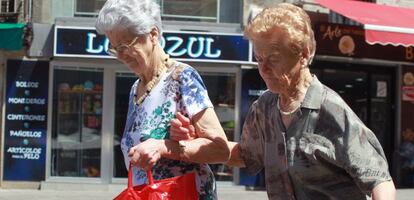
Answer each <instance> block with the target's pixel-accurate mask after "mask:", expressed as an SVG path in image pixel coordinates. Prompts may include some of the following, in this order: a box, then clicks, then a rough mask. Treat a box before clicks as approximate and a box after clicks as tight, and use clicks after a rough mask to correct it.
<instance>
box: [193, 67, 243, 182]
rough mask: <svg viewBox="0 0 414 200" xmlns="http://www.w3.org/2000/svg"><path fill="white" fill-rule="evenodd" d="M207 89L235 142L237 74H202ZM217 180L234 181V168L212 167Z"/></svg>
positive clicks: (225, 128) (218, 115)
mask: <svg viewBox="0 0 414 200" xmlns="http://www.w3.org/2000/svg"><path fill="white" fill-rule="evenodd" d="M200 75H201V77H202V79H203V81H204V84H205V85H206V87H207V91H208V96H209V97H210V100H211V102H212V103H213V106H214V111H215V112H216V114H217V117H218V118H219V120H220V123H221V126H222V127H223V129H224V132H225V133H226V136H227V139H228V140H229V141H234V131H235V115H236V111H235V102H236V99H235V94H236V89H235V87H236V74H234V73H212V72H208V73H207V72H200ZM210 167H211V169H212V170H213V172H214V174H215V176H216V180H224V181H230V180H232V179H233V168H232V167H228V166H227V165H223V164H213V165H210Z"/></svg>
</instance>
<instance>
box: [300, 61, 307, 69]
mask: <svg viewBox="0 0 414 200" xmlns="http://www.w3.org/2000/svg"><path fill="white" fill-rule="evenodd" d="M300 66H301V67H302V68H305V67H306V59H303V60H302V63H301V65H300Z"/></svg>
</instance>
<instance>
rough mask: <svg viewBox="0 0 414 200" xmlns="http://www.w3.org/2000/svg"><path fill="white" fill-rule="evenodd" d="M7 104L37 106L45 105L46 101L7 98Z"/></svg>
mask: <svg viewBox="0 0 414 200" xmlns="http://www.w3.org/2000/svg"><path fill="white" fill-rule="evenodd" d="M7 102H8V103H11V104H37V105H45V104H46V99H38V98H9V99H8V100H7Z"/></svg>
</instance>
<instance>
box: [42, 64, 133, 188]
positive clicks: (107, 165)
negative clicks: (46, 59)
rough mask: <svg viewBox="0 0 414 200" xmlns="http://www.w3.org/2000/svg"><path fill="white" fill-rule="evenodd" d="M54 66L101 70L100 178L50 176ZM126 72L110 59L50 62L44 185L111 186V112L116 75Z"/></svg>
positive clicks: (112, 125)
mask: <svg viewBox="0 0 414 200" xmlns="http://www.w3.org/2000/svg"><path fill="white" fill-rule="evenodd" d="M57 66H64V67H67V68H68V69H74V70H76V69H79V70H82V69H91V68H99V69H103V77H102V78H103V95H102V128H101V162H100V165H101V169H100V175H101V176H100V177H97V178H92V177H91V178H90V177H64V176H52V175H51V167H52V165H51V158H52V116H53V89H54V85H53V82H54V70H55V69H56V68H57ZM116 70H128V69H127V67H126V66H124V65H122V64H121V63H120V62H118V61H116V60H113V59H76V60H75V59H73V58H56V59H55V60H53V61H51V62H50V68H49V94H48V95H49V98H48V122H47V123H48V126H47V133H48V134H47V149H46V151H47V152H46V171H45V173H46V174H45V181H46V182H65V183H111V178H112V174H113V171H112V169H113V148H112V144H113V130H114V123H113V122H114V109H110V108H114V107H115V96H114V95H113V93H114V91H115V74H116V73H115V71H116Z"/></svg>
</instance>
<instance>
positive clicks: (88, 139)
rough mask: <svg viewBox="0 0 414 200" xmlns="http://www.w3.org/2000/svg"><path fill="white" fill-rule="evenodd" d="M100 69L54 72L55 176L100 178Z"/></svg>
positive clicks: (53, 132)
mask: <svg viewBox="0 0 414 200" xmlns="http://www.w3.org/2000/svg"><path fill="white" fill-rule="evenodd" d="M102 84H103V71H102V70H100V69H91V70H79V69H75V68H73V69H72V68H61V67H59V66H55V68H54V82H53V88H54V89H53V109H52V110H53V117H52V142H51V144H52V151H51V176H64V177H100V176H101V130H102V91H103V88H102Z"/></svg>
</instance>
